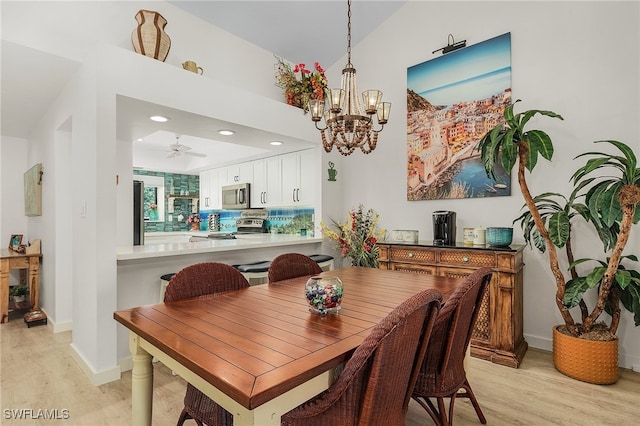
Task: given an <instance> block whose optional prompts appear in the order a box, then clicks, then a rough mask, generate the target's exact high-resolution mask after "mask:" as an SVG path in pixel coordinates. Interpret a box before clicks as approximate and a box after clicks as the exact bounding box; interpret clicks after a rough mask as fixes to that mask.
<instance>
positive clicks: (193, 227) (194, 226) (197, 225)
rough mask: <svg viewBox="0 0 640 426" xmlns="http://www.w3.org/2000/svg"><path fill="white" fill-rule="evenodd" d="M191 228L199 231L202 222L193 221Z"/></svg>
mask: <svg viewBox="0 0 640 426" xmlns="http://www.w3.org/2000/svg"><path fill="white" fill-rule="evenodd" d="M191 230H192V231H199V230H200V222H193V223H191Z"/></svg>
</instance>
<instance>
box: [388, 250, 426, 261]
mask: <svg viewBox="0 0 640 426" xmlns="http://www.w3.org/2000/svg"><path fill="white" fill-rule="evenodd" d="M390 251H391V253H390V255H389V260H390V261H392V262H410V263H414V262H415V263H435V261H436V252H435V250H428V249H420V248H415V247H404V246H401V247H391V249H390Z"/></svg>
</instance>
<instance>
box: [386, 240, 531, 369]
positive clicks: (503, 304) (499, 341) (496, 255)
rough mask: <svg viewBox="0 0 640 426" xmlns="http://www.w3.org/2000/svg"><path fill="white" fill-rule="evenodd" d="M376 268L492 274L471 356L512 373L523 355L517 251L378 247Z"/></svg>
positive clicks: (519, 248) (455, 274)
mask: <svg viewBox="0 0 640 426" xmlns="http://www.w3.org/2000/svg"><path fill="white" fill-rule="evenodd" d="M378 246H379V247H380V257H379V268H381V269H395V270H401V271H407V272H412V273H417V274H428V275H441V276H447V277H465V276H467V275H469V274H471V273H472V272H473V271H475V270H476V269H479V268H481V267H484V266H486V267H489V268H490V269H491V271H492V272H493V274H492V277H491V282H490V284H489V287H488V289H487V292H486V293H485V295H484V298H483V300H482V304H481V307H480V310H479V312H478V317H477V319H476V324H475V326H474V330H473V334H472V336H471V356H473V357H476V358H482V359H485V360H489V361H491V362H493V363H496V364H501V365H506V366H509V367H518V366H519V365H520V363H521V362H522V358H523V357H524V354H525V352H526V351H527V347H528V345H527V342H526V341H525V340H524V337H523V312H522V311H523V308H522V307H523V300H522V299H523V288H522V287H523V274H524V272H523V268H524V262H523V249H524V246H521V245H512V246H511V247H505V248H494V247H489V246H486V247H485V246H465V245H462V244H457V245H455V246H433V245H430V244H427V243H420V242H419V243H417V244H407V243H402V244H395V243H393V244H385V243H382V244H378Z"/></svg>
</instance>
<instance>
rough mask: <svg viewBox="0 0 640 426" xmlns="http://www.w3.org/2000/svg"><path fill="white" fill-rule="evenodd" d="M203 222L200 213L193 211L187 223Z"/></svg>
mask: <svg viewBox="0 0 640 426" xmlns="http://www.w3.org/2000/svg"><path fill="white" fill-rule="evenodd" d="M200 222H202V218H201V217H200V215H199V214H198V213H192V214H190V215H189V217H188V218H187V223H200Z"/></svg>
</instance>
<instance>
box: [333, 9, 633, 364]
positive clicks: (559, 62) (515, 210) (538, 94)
mask: <svg viewBox="0 0 640 426" xmlns="http://www.w3.org/2000/svg"><path fill="white" fill-rule="evenodd" d="M639 8H640V4H639V3H638V2H619V3H613V2H539V3H538V2H493V3H491V2H421V1H420V2H409V3H408V4H407V5H405V6H404V7H403V8H402V9H400V10H399V11H398V12H397V13H396V14H395V15H394V16H392V17H391V18H390V19H389V20H387V21H386V22H385V23H384V24H383V25H382V26H381V27H379V28H378V29H377V30H376V32H375V33H374V34H372V35H371V36H369V37H368V38H367V39H366V40H365V41H363V42H362V43H360V44H358V45H357V46H354V48H353V51H352V62H353V64H354V66H355V67H356V69H357V70H358V79H359V81H358V84H359V86H360V87H361V88H366V87H376V88H379V89H380V90H382V91H383V92H384V98H385V99H387V100H390V101H391V102H392V103H393V106H392V112H391V120H390V122H389V124H388V125H387V126H385V130H384V131H383V132H382V134H381V135H380V140H379V142H378V148H377V149H376V150H375V151H374V152H373V153H371V154H369V155H366V156H365V155H357V154H353V155H351V156H350V157H348V158H346V159H345V160H344V161H343V165H342V169H341V170H340V173H341V175H339V176H341V178H342V182H348V183H349V184H348V185H347V186H346V187H345V188H344V197H343V203H344V205H345V207H346V208H348V207H349V206H354V205H357V204H358V203H360V202H362V203H364V204H365V205H367V206H370V207H373V208H375V209H376V210H377V211H378V212H379V213H380V215H381V222H382V226H383V227H385V228H386V229H418V230H419V233H420V239H424V240H430V239H432V238H433V233H432V226H431V213H432V212H433V211H435V210H454V211H456V212H457V225H458V240H462V228H463V227H464V226H476V225H484V226H509V225H510V224H511V222H512V220H513V219H514V218H515V217H517V216H518V215H519V213H520V207H521V206H522V205H523V198H522V196H521V195H520V193H519V191H518V189H517V183H516V181H515V175H514V176H513V182H512V183H513V184H514V185H513V190H512V191H513V192H512V195H511V196H510V197H504V198H490V199H467V200H446V201H412V202H408V201H406V190H405V188H406V173H405V169H406V167H405V161H406V160H405V157H406V142H405V141H406V128H405V126H406V119H405V117H406V97H405V93H406V69H407V67H410V66H412V65H415V64H418V63H421V62H424V61H427V60H429V59H433V58H435V57H437V56H439V55H440V53H438V54H436V55H432V53H431V52H432V51H434V50H436V49H438V48H440V47H442V46H444V45H446V44H447V36H448V34H449V33H451V34H453V35H454V37H455V39H456V40H463V39H466V40H467V43H468V45H470V44H476V43H479V42H481V41H483V40H486V39H489V38H492V37H495V36H497V35H500V34H504V33H506V32H511V43H512V46H511V49H512V64H511V65H512V88H513V97H514V99H518V98H520V99H522V100H523V102H521V103H520V104H519V108H522V109H549V110H552V111H555V112H557V113H560V114H562V115H563V116H564V121H560V120H550V119H546V120H544V119H540V120H537V119H536V120H535V122H534V121H533V120H532V123H531V124H532V125H533V126H538V125H539V126H540V127H532V128H543V129H545V130H546V131H547V132H548V133H549V134H550V136H551V137H552V139H553V140H554V143H555V147H556V153H555V157H554V161H553V162H552V163H548V162H545V161H543V162H542V163H541V164H539V165H538V169H537V170H536V172H535V174H534V175H533V176H531V187H532V191H533V192H534V193H541V192H544V191H550V190H551V191H560V192H568V191H567V189H568V188H569V187H570V186H569V178H570V176H571V173H572V171H573V170H575V168H577V165H578V164H579V163H578V162H574V161H572V158H573V157H574V156H575V155H577V154H579V153H581V152H584V151H587V150H594V149H595V148H600V147H599V146H598V147H595V146H593V144H592V141H595V140H600V139H617V140H620V141H624V142H626V143H627V144H629V145H630V146H631V147H633V148H635V149H636V153H640V131H639V128H638V117H639V116H640V105H639V103H640V96H639V94H640V88H639V87H640V86H639V82H638V75H640V68H639V62H640V60H639V52H640V30H639V28H640V22H639V21H640V10H639ZM337 72H338V71H337V70H335V69H333V68H332V69H331V70H330V74H329V75H328V78H329V80H330V81H331V80H332V78H333V79H335V75H334V74H336V73H337ZM381 194H384V197H381ZM639 229H640V228H636V229H635V230H634V236H633V237H632V240H631V241H630V242H629V246H628V248H627V250H626V252H628V253H638V252H640V246H639V237H638V234H639V232H640V231H639ZM515 231H516V232H515V233H516V235H515V242H516V243H518V242H520V243H522V242H523V239H522V234H521V232H519V229H516V230H515ZM576 239H577V240H576V248H577V252H578V253H577V256H579V257H596V256H598V254H597V253H596V254H595V255H593V252H592V249H593V248H594V247H595V248H596V249H599V248H600V247H601V244H600V243H599V242H598V240H597V239H595V238H594V236H593V235H592V234H579V235H576ZM546 262H547V259H546V257H545V256H544V255H540V254H538V253H537V252H534V251H532V250H529V249H526V250H525V263H526V266H525V289H524V332H525V337H526V339H527V341H528V342H529V344H530V345H532V346H535V347H542V348H545V349H550V348H551V342H550V339H551V328H552V326H553V325H555V324H558V323H560V322H562V321H561V317H560V315H559V313H558V312H557V309H556V307H555V303H554V292H555V286H554V285H553V277H552V275H551V274H550V273H549V272H548V267H547V263H546ZM618 335H619V336H620V338H621V344H620V363H621V365H623V366H625V367H630V366H631V365H634V364H635V365H638V366H640V328H637V327H634V326H633V317H632V316H631V315H630V314H629V313H628V312H625V315H623V320H622V326H621V327H620V330H619V333H618Z"/></svg>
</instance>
